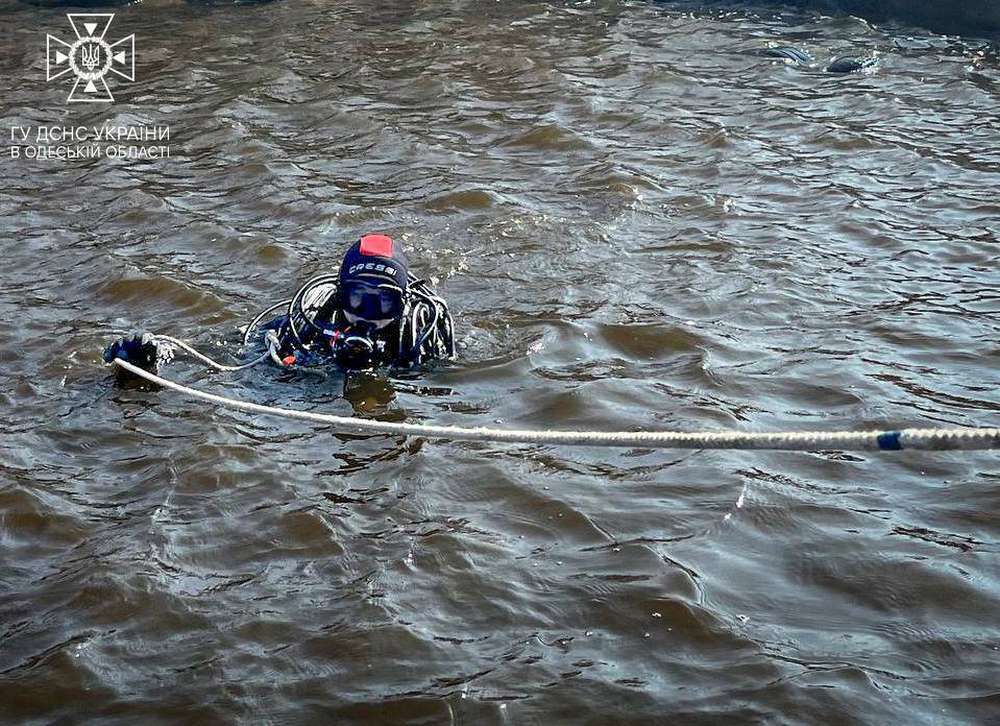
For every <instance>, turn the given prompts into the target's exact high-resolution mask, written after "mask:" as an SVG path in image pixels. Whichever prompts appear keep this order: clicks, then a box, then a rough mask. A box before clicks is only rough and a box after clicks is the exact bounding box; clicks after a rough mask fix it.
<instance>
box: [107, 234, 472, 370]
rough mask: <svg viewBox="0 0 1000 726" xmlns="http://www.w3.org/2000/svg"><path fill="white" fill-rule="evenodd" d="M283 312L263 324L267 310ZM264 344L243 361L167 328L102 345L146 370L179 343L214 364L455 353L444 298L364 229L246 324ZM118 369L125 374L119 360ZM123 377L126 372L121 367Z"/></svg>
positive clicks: (389, 363) (411, 359)
mask: <svg viewBox="0 0 1000 726" xmlns="http://www.w3.org/2000/svg"><path fill="white" fill-rule="evenodd" d="M279 310H283V311H284V314H282V315H279V316H278V317H276V318H274V319H272V320H270V321H269V322H267V323H264V324H263V325H262V324H261V321H263V320H264V319H265V318H266V317H267V316H268V315H270V314H273V313H275V312H278V311H279ZM255 336H256V339H257V341H259V343H262V344H263V346H264V348H265V350H264V352H263V353H260V354H259V355H258V357H257V358H255V359H254V360H252V361H250V362H249V363H244V364H241V365H235V366H227V365H223V364H219V363H216V362H215V361H213V360H212V359H210V358H208V357H207V356H205V355H203V354H202V353H199V352H198V351H196V350H195V349H193V348H191V347H190V346H189V345H187V344H186V343H184V342H183V341H180V340H177V339H176V338H171V337H169V336H164V335H153V334H150V333H144V334H137V335H134V336H132V337H129V338H119V339H118V340H116V341H115V342H114V343H112V344H111V345H109V346H108V347H107V348H106V349H105V351H104V360H105V362H106V363H111V362H112V361H113V360H114V359H115V358H122V359H124V360H126V361H129V362H131V363H132V364H133V365H136V366H138V367H140V368H143V369H144V370H147V371H149V372H151V373H157V372H158V371H159V368H160V367H161V366H162V365H163V364H164V363H166V362H167V361H169V360H170V359H171V358H172V357H173V355H174V353H175V352H176V349H177V348H180V349H182V350H184V351H186V352H188V353H190V354H192V355H193V356H194V357H195V358H197V359H199V360H201V361H202V362H205V363H208V364H209V365H211V366H212V367H213V368H216V369H217V370H224V371H232V370H242V369H244V368H249V367H251V366H254V365H257V364H258V363H261V362H264V361H265V360H271V361H272V362H274V363H275V364H277V365H279V366H282V367H289V366H315V365H328V364H336V365H337V366H339V367H340V368H341V369H343V370H345V371H366V370H375V369H384V368H393V369H405V368H412V367H416V366H420V365H423V364H424V363H427V362H429V361H432V360H452V359H454V357H455V341H454V323H453V321H452V318H451V314H450V313H449V311H448V305H447V303H445V301H444V300H443V299H441V298H440V297H439V296H438V295H437V294H435V293H434V291H433V290H432V289H431V288H430V287H429V286H428V285H427V283H426V281H424V280H422V279H419V278H417V277H416V276H414V275H413V273H411V272H410V271H409V266H408V264H407V260H406V255H405V253H404V252H403V249H402V247H401V246H400V245H399V244H398V243H397V242H395V241H394V240H392V239H391V238H390V237H387V236H385V235H380V234H368V235H365V236H363V237H362V238H361V239H360V240H358V241H357V242H355V243H354V244H353V245H351V247H350V248H349V249H348V250H347V252H346V253H345V255H344V258H343V261H342V262H341V263H340V269H339V270H338V271H337V272H332V273H327V274H323V275H318V276H316V277H314V278H312V279H311V280H308V281H307V282H306V283H305V284H304V285H302V286H301V287H300V288H299V289H298V290H296V291H295V293H294V294H293V295H292V297H291V298H289V299H288V300H283V301H282V302H279V303H276V304H274V305H271V306H269V307H267V308H265V309H264V310H263V311H261V313H260V314H258V315H257V316H256V317H255V318H254V319H253V320H252V321H251V322H250V324H249V325H248V326H247V327H246V329H245V331H244V333H243V344H244V346H247V345H250V344H251V342H253V340H254V338H255ZM116 371H117V372H118V373H119V374H121V373H125V372H124V370H123V369H122V368H121V367H116ZM126 377H127V374H126Z"/></svg>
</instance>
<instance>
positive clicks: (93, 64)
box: [80, 45, 101, 71]
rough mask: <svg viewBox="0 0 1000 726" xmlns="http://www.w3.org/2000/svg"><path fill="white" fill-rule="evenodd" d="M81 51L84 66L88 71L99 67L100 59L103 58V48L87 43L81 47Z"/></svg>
mask: <svg viewBox="0 0 1000 726" xmlns="http://www.w3.org/2000/svg"><path fill="white" fill-rule="evenodd" d="M80 53H81V54H82V56H83V58H82V60H83V67H84V68H86V69H87V70H88V71H92V70H94V69H95V68H97V65H98V61H99V60H100V58H101V49H100V47H99V46H96V45H85V46H83V47H82V48H81V49H80Z"/></svg>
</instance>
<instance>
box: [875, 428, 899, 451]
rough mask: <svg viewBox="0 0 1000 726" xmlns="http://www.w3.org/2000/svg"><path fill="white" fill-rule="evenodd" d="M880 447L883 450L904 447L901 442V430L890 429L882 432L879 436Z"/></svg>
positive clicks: (894, 449) (897, 449) (896, 449)
mask: <svg viewBox="0 0 1000 726" xmlns="http://www.w3.org/2000/svg"><path fill="white" fill-rule="evenodd" d="M878 447H879V449H881V450H882V451H899V450H900V449H902V448H903V445H902V444H901V443H899V432H898V431H890V432H888V433H885V434H880V435H879V437H878Z"/></svg>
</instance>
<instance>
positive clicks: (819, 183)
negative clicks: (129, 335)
mask: <svg viewBox="0 0 1000 726" xmlns="http://www.w3.org/2000/svg"><path fill="white" fill-rule="evenodd" d="M117 13H118V14H117V15H116V18H115V21H114V22H115V25H114V26H113V28H114V33H115V34H116V37H117V35H121V34H124V33H128V32H134V33H135V34H136V36H137V55H138V66H137V76H138V80H137V82H136V83H134V84H128V83H125V82H112V86H113V91H114V92H115V94H116V97H117V98H118V102H117V103H115V104H114V105H112V106H110V107H108V106H96V107H95V106H90V105H86V104H71V105H67V104H65V103H64V100H65V94H66V93H67V92H68V88H67V86H66V84H63V85H60V84H59V82H56V81H53V82H52V83H48V84H46V83H45V82H44V78H45V66H44V34H45V33H49V32H51V33H57V34H59V33H61V34H63V35H65V34H67V33H68V30H66V21H65V18H64V16H63V15H62V14H61V12H59V11H55V10H40V9H32V8H27V7H21V6H14V7H9V6H8V9H6V10H4V12H3V14H2V16H0V17H2V19H3V24H4V32H3V35H2V36H0V64H2V70H3V71H4V72H3V74H2V78H3V80H2V81H0V83H2V88H3V93H2V99H3V101H2V104H3V105H2V106H0V121H2V124H0V130H2V131H3V133H4V135H5V138H6V136H7V133H8V128H9V127H10V126H15V125H20V126H28V125H39V124H48V125H53V124H62V125H71V124H72V125H74V126H75V125H78V124H83V125H88V126H92V125H100V124H103V123H105V122H107V123H109V124H111V125H129V124H140V125H142V124H147V125H169V127H170V131H171V138H170V148H171V155H170V158H169V159H157V160H132V161H129V160H121V159H119V160H109V159H82V160H81V159H78V160H75V161H69V162H60V161H51V160H49V161H37V160H25V159H20V160H16V161H15V160H11V159H10V158H5V159H4V160H3V162H2V163H3V190H2V194H0V210H2V215H3V216H2V221H0V230H2V232H3V245H4V251H5V253H6V254H5V265H4V269H3V271H2V273H0V281H2V288H0V290H2V291H0V314H2V316H3V318H4V320H6V321H7V324H6V325H5V326H4V327H3V328H2V329H0V350H2V351H3V354H2V355H3V367H2V372H0V380H2V382H3V385H2V389H0V421H2V425H3V431H4V436H3V437H2V438H0V471H2V477H0V720H4V721H7V722H19V723H20V722H26V723H51V722H62V723H70V722H76V721H82V720H88V721H90V720H93V721H99V722H103V723H150V724H152V723H179V722H187V723H193V722H204V723H248V724H250V723H253V724H257V723H304V722H308V721H310V720H312V721H315V720H316V719H320V720H321V721H323V722H337V723H378V722H383V723H402V722H424V723H462V724H491V723H511V724H534V723H538V724H551V723H570V722H572V723H593V724H604V723H665V722H678V723H719V722H723V721H725V722H730V723H760V722H766V723H819V722H822V723H885V722H890V721H896V722H900V723H906V724H939V723H949V724H951V723H985V722H988V721H990V720H991V719H995V718H996V715H997V713H998V712H1000V690H998V686H997V684H998V683H1000V650H998V649H1000V630H998V627H997V618H996V613H997V608H998V606H1000V567H998V559H997V552H998V549H1000V526H998V524H997V521H996V514H995V513H996V511H997V508H998V506H1000V468H998V462H997V458H996V455H995V454H990V453H940V454H920V453H904V454H894V455H884V454H883V455H877V454H871V455H869V454H863V455H861V454H844V453H832V452H826V453H817V452H813V453H775V452H758V453H740V452H714V451H703V452H681V453H678V452H653V451H648V450H624V451H618V450H602V449H588V448H581V449H574V448H568V447H559V446H534V447H533V446H511V445H491V444H477V443H464V442H448V441H436V440H434V441H432V440H423V439H420V438H417V437H409V438H402V437H398V438H397V437H384V436H383V437H358V436H346V435H335V434H332V433H331V432H330V431H329V430H326V429H324V428H322V427H320V426H314V425H308V424H304V423H296V422H286V421H282V420H277V419H270V418H268V419H265V418H260V417H256V416H250V415H246V414H242V413H237V412H232V411H227V410H223V409H219V408H213V407H211V406H205V405H202V404H200V403H197V402H193V401H191V400H186V399H184V398H182V397H180V396H178V395H176V394H173V393H170V392H167V391H148V390H136V389H120V388H116V387H115V386H114V385H113V384H112V381H111V380H110V379H109V377H108V375H107V372H106V371H105V370H104V369H103V368H102V367H101V366H100V364H99V362H100V351H101V348H102V347H103V345H105V344H106V343H107V341H108V340H109V339H110V338H111V337H113V336H114V335H116V334H119V333H121V332H124V331H128V330H132V329H139V328H142V329H147V330H152V331H158V332H162V333H167V334H171V335H175V336H178V337H183V338H186V339H189V340H191V341H192V342H194V343H196V344H197V345H199V346H200V347H202V348H203V349H204V350H206V351H207V352H210V353H213V354H216V355H219V356H223V355H224V354H225V351H226V350H235V348H234V346H235V344H236V342H237V340H238V338H239V331H240V326H241V325H242V324H243V323H244V322H245V321H247V320H248V319H249V318H250V317H251V315H252V314H253V313H254V312H255V311H256V310H257V309H259V308H260V307H262V306H263V305H264V304H265V303H266V302H270V301H273V300H277V299H279V298H281V297H282V296H283V295H285V294H286V293H287V291H289V290H290V289H292V288H293V287H294V286H296V285H297V284H298V283H299V282H301V281H303V280H304V279H305V278H307V277H308V276H310V275H312V274H314V273H316V272H319V271H324V270H328V269H330V268H331V267H332V266H334V265H336V264H337V261H338V259H339V255H340V254H341V252H342V250H343V249H344V247H345V246H346V245H347V244H348V243H350V242H351V241H353V240H354V239H356V238H357V237H358V236H359V235H360V234H362V233H364V232H367V231H379V232H385V233H389V234H391V235H393V236H395V237H396V238H397V239H398V240H401V241H403V242H404V243H405V244H406V245H407V247H408V249H409V254H410V259H411V261H412V262H413V263H414V267H415V268H416V270H417V272H418V273H420V274H424V275H428V276H431V277H433V278H434V279H435V280H436V282H437V286H438V289H439V291H440V292H441V293H442V294H444V295H445V296H446V297H447V298H448V300H449V301H450V303H451V306H452V309H453V312H454V314H455V317H456V321H457V326H458V330H459V336H460V341H461V346H462V350H461V353H462V355H461V360H460V361H458V362H457V363H456V364H455V365H452V366H447V367H440V368H437V369H434V370H430V371H426V372H423V373H419V374H415V375H410V376H405V377H401V378H398V379H395V380H393V381H391V382H388V383H386V382H379V381H360V382H352V383H351V385H350V386H349V392H348V397H347V399H345V398H344V395H343V394H344V381H343V379H342V378H341V377H339V376H337V375H333V374H330V375H310V374H296V373H288V372H279V371H276V370H275V369H273V368H261V369H258V370H252V371H249V372H245V373H242V374H236V375H215V374H209V373H206V372H205V371H203V370H202V369H201V368H200V367H198V366H197V365H192V364H190V363H187V362H184V361H178V362H175V363H174V364H172V365H171V366H170V367H169V368H168V369H167V372H168V374H169V375H170V376H171V377H173V378H175V379H177V380H181V381H184V382H187V383H190V384H193V385H197V386H200V387H202V388H204V389H206V390H210V391H214V392H219V393H223V394H226V395H230V396H234V397H238V398H243V399H247V400H251V401H256V402H262V403H272V404H277V405H284V406H297V407H301V408H305V409H309V410H317V411H327V412H335V413H352V412H356V413H357V415H364V416H377V417H380V418H385V419H388V420H407V421H427V422H434V423H441V424H455V425H465V426H480V425H503V426H510V427H530V428H569V429H601V430H628V429H683V430H721V429H738V430H744V431H763V430H809V429H840V428H850V429H861V428H869V427H871V428H874V427H902V426H938V425H940V426H951V425H969V426H976V425H993V426H995V425H997V417H998V413H1000V397H998V394H997V389H998V382H1000V380H998V379H1000V376H998V374H997V369H998V362H1000V344H998V340H1000V337H998V333H1000V317H998V313H1000V278H998V273H997V253H998V245H997V236H998V226H1000V225H998V216H1000V202H998V201H997V198H998V197H997V190H998V188H1000V140H998V139H1000V128H998V118H1000V67H998V60H997V55H996V53H995V51H992V50H990V49H989V48H987V47H986V46H985V45H984V44H983V43H981V42H979V41H976V40H974V39H971V38H967V39H961V38H955V37H943V36H935V35H930V34H928V33H926V32H922V31H919V30H915V29H911V28H905V27H900V26H878V27H875V26H871V25H868V24H866V23H865V22H863V21H860V20H857V19H852V18H840V19H830V18H824V17H820V16H817V15H809V14H791V13H779V12H773V11H769V12H764V11H739V12H736V11H718V10H699V9H698V8H697V6H693V5H685V6H684V7H683V8H678V7H676V6H673V5H670V4H650V3H646V2H588V3H556V2H553V3H516V4H515V3H492V2H473V1H462V0H456V2H452V3H439V2H418V3H406V4H404V5H399V6H395V7H385V4H383V3H375V2H365V1H363V0H349V1H348V2H339V3H326V2H286V3H275V4H268V5H261V6H253V7H231V6H215V7H202V6H193V5H187V4H181V3H160V2H146V3H141V4H139V5H135V6H130V7H127V8H121V9H118V11H117ZM769 42H775V43H779V44H794V45H797V46H799V47H802V48H804V49H806V50H808V51H809V52H811V53H812V54H813V55H814V56H815V57H816V58H817V60H818V62H820V63H821V62H822V61H824V60H827V59H829V58H831V57H832V56H834V55H838V54H843V53H867V52H870V51H873V50H877V51H878V52H879V53H880V55H881V63H880V66H879V68H878V69H877V71H876V72H874V73H872V74H866V75H855V76H848V77H839V76H830V75H828V74H825V73H823V72H822V70H820V69H818V68H817V69H803V68H794V67H789V66H786V65H784V64H782V63H779V62H773V61H771V60H768V59H763V58H758V57H753V56H749V55H746V54H744V53H742V52H741V51H743V50H745V49H748V48H759V47H763V46H764V45H766V44H767V43H769ZM6 143H9V142H6ZM5 151H6V149H5ZM5 156H7V154H5Z"/></svg>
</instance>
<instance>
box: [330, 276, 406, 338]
mask: <svg viewBox="0 0 1000 726" xmlns="http://www.w3.org/2000/svg"><path fill="white" fill-rule="evenodd" d="M341 306H342V309H343V312H344V317H345V318H346V319H347V322H349V323H351V324H352V325H359V326H361V327H368V326H370V327H372V328H375V329H381V328H384V327H386V326H387V325H389V324H390V323H391V322H393V321H394V320H399V319H400V318H401V317H402V316H403V308H404V302H403V291H402V289H400V288H399V287H396V286H395V285H391V284H387V283H382V284H372V283H368V282H365V281H361V280H352V281H351V282H350V283H347V284H346V285H345V286H344V289H343V290H342V291H341Z"/></svg>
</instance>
